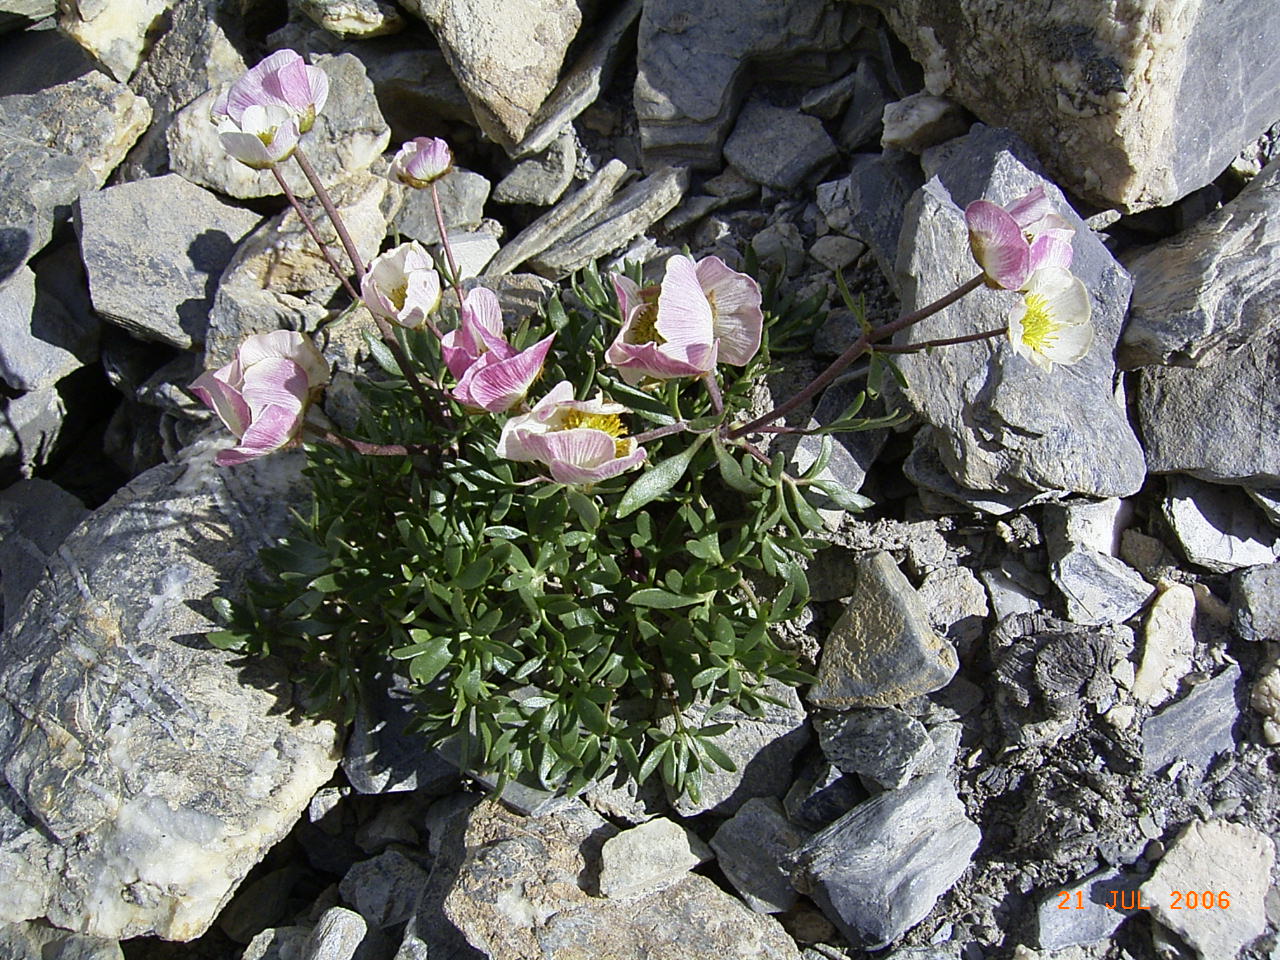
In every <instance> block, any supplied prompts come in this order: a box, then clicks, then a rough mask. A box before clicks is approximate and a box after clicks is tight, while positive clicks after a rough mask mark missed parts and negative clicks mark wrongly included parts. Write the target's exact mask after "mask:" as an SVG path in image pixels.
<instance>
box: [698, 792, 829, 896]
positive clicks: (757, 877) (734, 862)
mask: <svg viewBox="0 0 1280 960" xmlns="http://www.w3.org/2000/svg"><path fill="white" fill-rule="evenodd" d="M805 837H806V834H805V833H803V832H802V831H800V830H797V829H796V828H795V827H793V826H792V825H791V824H790V823H789V822H788V821H787V817H786V815H785V814H784V813H783V812H782V805H781V804H780V803H778V801H777V800H776V799H774V798H773V797H755V798H753V799H751V800H748V801H747V802H746V803H744V804H743V805H742V806H741V807H739V808H738V812H737V813H735V814H734V815H733V817H731V818H730V819H729V820H726V821H725V822H724V823H723V824H721V826H720V829H718V830H717V831H716V832H715V835H714V836H713V837H712V838H711V849H712V850H714V851H715V852H716V864H717V865H718V866H719V867H720V869H721V870H723V871H724V875H725V876H726V877H728V878H729V882H730V883H732V884H733V886H734V889H735V890H737V891H738V894H739V896H741V897H742V899H743V900H744V901H745V902H746V904H747V906H749V907H750V908H751V909H752V910H754V911H755V912H756V913H786V912H787V911H788V910H790V909H791V908H792V907H793V906H795V903H796V891H795V888H794V887H792V886H791V879H790V877H789V876H788V875H787V871H786V870H785V869H784V867H783V865H782V863H783V860H784V858H785V857H786V856H787V855H788V854H790V853H791V852H792V851H794V850H795V849H796V848H797V847H799V846H800V844H801V843H803V842H804V840H805Z"/></svg>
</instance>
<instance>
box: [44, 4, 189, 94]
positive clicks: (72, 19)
mask: <svg viewBox="0 0 1280 960" xmlns="http://www.w3.org/2000/svg"><path fill="white" fill-rule="evenodd" d="M172 2H173V0H116V2H115V3H112V4H110V5H108V4H107V3H106V2H105V0H63V2H62V3H61V4H60V7H61V11H62V15H61V16H60V17H59V18H58V26H59V27H60V28H61V30H62V32H63V33H65V34H66V35H67V36H69V37H70V38H71V39H72V40H75V41H76V43H78V44H80V46H82V47H84V49H85V51H86V52H87V53H88V54H89V55H90V56H92V57H93V58H94V59H95V60H97V61H98V62H99V63H101V64H102V65H103V66H104V67H106V69H107V72H108V73H109V74H111V76H113V77H115V78H116V79H117V80H119V81H120V82H121V83H123V82H124V81H126V80H128V79H129V77H130V76H132V75H133V71H135V70H137V69H138V62H139V61H140V60H141V59H142V51H143V48H144V47H145V46H146V42H147V35H148V34H149V33H154V32H155V31H156V30H157V29H159V27H160V25H161V18H162V17H163V16H164V14H165V12H166V10H167V9H168V7H169V5H170V4H171V3H172Z"/></svg>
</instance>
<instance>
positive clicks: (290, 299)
mask: <svg viewBox="0 0 1280 960" xmlns="http://www.w3.org/2000/svg"><path fill="white" fill-rule="evenodd" d="M327 316H328V311H327V310H325V308H324V307H322V306H320V305H319V304H314V303H308V302H307V301H306V300H303V299H302V298H300V297H295V296H291V295H289V294H287V293H280V292H278V291H276V290H262V289H260V288H256V287H254V286H253V285H252V284H251V283H237V282H235V280H234V279H230V278H224V282H223V283H222V284H220V285H219V286H218V291H217V293H216V294H214V298H213V310H212V311H211V312H210V314H209V330H208V332H207V336H206V339H205V359H204V362H205V367H206V368H207V369H209V370H216V369H217V368H218V367H221V366H222V365H223V364H225V363H229V362H230V360H231V358H232V357H233V356H234V355H235V352H236V348H237V347H238V346H239V345H240V343H241V341H243V340H244V338H245V337H247V336H250V335H251V334H255V333H270V332H272V331H273V330H315V329H316V326H317V325H318V324H319V323H320V322H321V321H323V320H325V319H326V318H327ZM370 319H372V318H370Z"/></svg>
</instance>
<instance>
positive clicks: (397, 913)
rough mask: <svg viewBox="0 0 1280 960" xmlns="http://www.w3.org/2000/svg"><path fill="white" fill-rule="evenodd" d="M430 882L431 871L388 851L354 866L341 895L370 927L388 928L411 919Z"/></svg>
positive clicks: (393, 851)
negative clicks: (428, 880) (423, 890)
mask: <svg viewBox="0 0 1280 960" xmlns="http://www.w3.org/2000/svg"><path fill="white" fill-rule="evenodd" d="M426 883H427V871H426V870H424V869H423V868H422V867H421V866H420V865H419V864H418V863H417V862H416V861H414V860H410V859H409V858H408V857H406V856H405V855H404V854H403V853H401V852H400V851H398V850H387V851H385V852H384V853H380V854H378V855H377V856H376V857H373V858H372V859H370V860H362V861H360V862H359V863H357V864H355V865H353V866H352V867H351V869H350V870H348V871H347V872H346V875H345V876H343V878H342V882H341V883H339V884H338V892H339V893H340V894H342V899H343V900H344V901H346V902H347V903H348V904H350V905H351V907H352V908H353V909H355V910H356V911H357V912H358V913H359V914H360V916H362V917H363V918H364V919H365V922H366V923H368V924H369V926H370V927H377V928H379V929H386V928H387V927H394V926H395V925H396V924H397V923H403V922H404V921H405V920H407V919H409V916H410V914H412V913H413V908H414V904H416V903H417V902H418V895H419V894H420V893H422V888H423V887H424V886H426Z"/></svg>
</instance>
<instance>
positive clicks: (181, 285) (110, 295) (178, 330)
mask: <svg viewBox="0 0 1280 960" xmlns="http://www.w3.org/2000/svg"><path fill="white" fill-rule="evenodd" d="M158 210H163V211H165V212H166V215H165V216H164V217H163V218H157V216H156V211H158ZM260 219H261V218H260V217H259V216H258V215H257V214H256V213H254V212H252V211H250V210H243V209H240V208H238V207H233V206H231V205H230V204H227V203H224V202H223V201H221V200H219V199H218V198H217V197H215V196H214V195H213V194H212V193H210V192H209V191H207V190H203V189H201V188H200V187H197V186H196V185H195V184H193V183H188V182H187V181H186V180H184V179H183V178H182V177H180V176H178V175H177V174H168V175H166V176H163V177H155V178H153V179H150V180H139V181H136V182H134V183H122V184H120V185H119V186H115V187H109V188H107V189H106V190H101V191H98V192H97V193H92V194H88V195H86V196H84V197H82V198H81V200H80V208H79V216H78V218H77V226H78V227H79V232H80V249H81V251H82V252H83V256H84V261H85V266H86V268H87V269H88V273H89V291H90V293H91V294H92V296H93V305H94V308H95V309H96V310H97V311H98V312H99V313H100V314H101V315H102V316H103V317H105V318H106V319H108V320H110V321H112V322H113V323H117V324H119V325H120V326H122V327H124V328H125V329H126V330H128V331H129V332H130V333H132V334H134V335H135V336H138V337H141V338H143V339H146V340H159V341H161V342H162V343H168V344H171V345H173V346H175V347H180V348H183V349H189V348H191V347H199V346H201V345H203V343H204V340H205V331H206V327H207V323H208V315H209V308H210V306H211V305H212V303H213V291H214V288H215V286H216V284H217V282H218V278H219V277H220V276H221V275H222V271H223V270H224V269H225V268H226V266H227V264H228V263H229V262H230V260H231V257H232V254H233V253H234V252H235V249H236V247H237V246H238V245H239V244H240V242H241V241H242V240H243V239H244V238H245V236H246V235H248V233H249V232H250V231H251V230H252V229H253V228H254V227H255V226H256V225H257V224H258V223H259V221H260Z"/></svg>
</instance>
